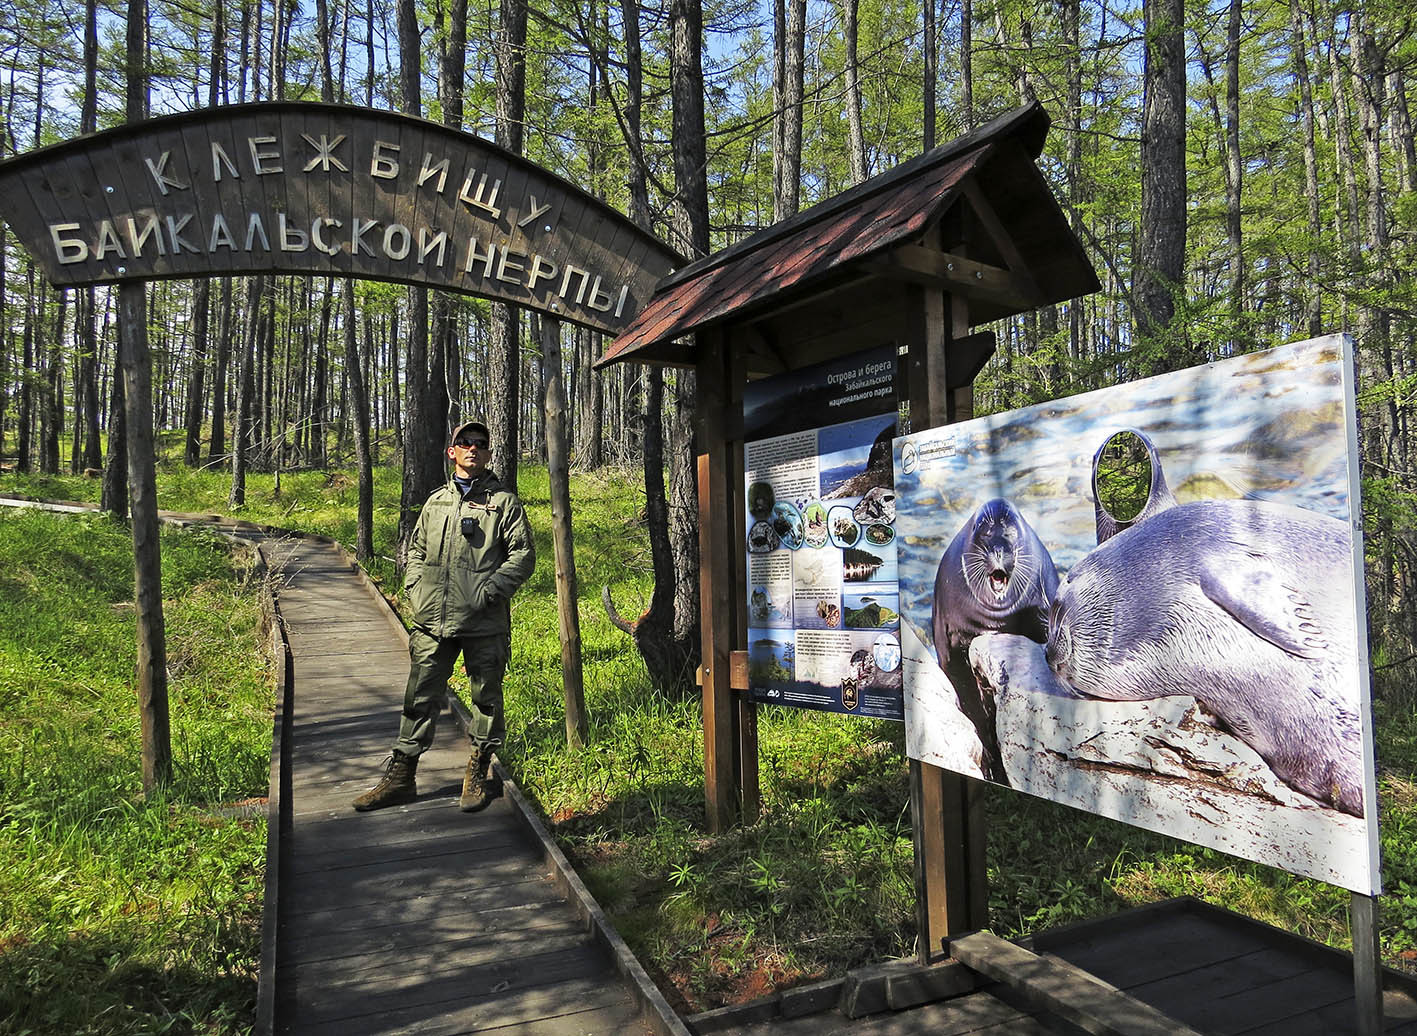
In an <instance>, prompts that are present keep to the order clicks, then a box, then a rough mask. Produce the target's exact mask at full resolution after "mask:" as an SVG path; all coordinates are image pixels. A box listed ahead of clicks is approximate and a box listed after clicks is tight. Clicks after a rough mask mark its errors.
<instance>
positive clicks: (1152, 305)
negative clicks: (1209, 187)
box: [1132, 0, 1186, 374]
mask: <svg viewBox="0 0 1417 1036" xmlns="http://www.w3.org/2000/svg"><path fill="white" fill-rule="evenodd" d="M1144 16H1145V22H1146V64H1145V68H1144V73H1143V74H1144V95H1145V96H1144V101H1143V114H1142V141H1141V170H1142V184H1141V228H1140V242H1139V249H1138V250H1139V255H1138V261H1137V269H1136V273H1135V274H1134V277H1133V292H1132V293H1133V305H1134V306H1135V311H1136V324H1137V335H1138V337H1139V339H1141V343H1140V344H1142V345H1143V347H1144V350H1145V355H1144V356H1143V358H1142V362H1141V364H1140V373H1144V374H1156V373H1160V372H1161V371H1163V370H1168V369H1171V368H1172V367H1173V366H1175V365H1176V364H1177V361H1179V360H1180V359H1181V357H1180V356H1179V355H1178V354H1179V350H1177V349H1176V348H1175V347H1174V346H1173V344H1172V343H1171V342H1170V341H1168V340H1167V338H1168V335H1169V332H1170V330H1171V322H1172V319H1173V317H1174V316H1175V312H1176V306H1175V293H1176V292H1177V291H1178V290H1179V289H1180V288H1181V283H1182V273H1183V270H1184V267H1185V258H1186V49H1185V35H1184V28H1183V27H1184V19H1185V10H1184V5H1183V4H1182V3H1181V0H1146V3H1145V5H1144Z"/></svg>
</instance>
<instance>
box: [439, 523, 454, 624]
mask: <svg viewBox="0 0 1417 1036" xmlns="http://www.w3.org/2000/svg"><path fill="white" fill-rule="evenodd" d="M455 517H457V512H456V511H454V512H453V515H452V517H448V516H446V515H445V516H444V518H443V534H442V537H441V539H440V540H439V541H438V560H439V561H440V562H441V563H442V573H443V578H441V579H439V580H438V636H440V637H441V636H443V635H444V633H445V632H446V631H447V628H448V578H447V576H448V563H449V560H450V559H449V557H448V529H449V527H450V526H451V525H452V524H453V518H455Z"/></svg>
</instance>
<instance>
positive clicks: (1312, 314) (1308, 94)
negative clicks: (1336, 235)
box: [1289, 0, 1323, 337]
mask: <svg viewBox="0 0 1417 1036" xmlns="http://www.w3.org/2000/svg"><path fill="white" fill-rule="evenodd" d="M1289 25H1290V30H1291V42H1290V50H1291V53H1292V55H1293V60H1294V78H1295V79H1296V80H1297V81H1298V86H1299V121H1300V125H1301V126H1302V127H1303V133H1304V141H1303V144H1304V200H1305V202H1307V207H1308V222H1309V247H1308V249H1307V251H1308V271H1307V272H1308V284H1307V285H1305V291H1304V294H1305V299H1304V320H1305V323H1306V324H1307V325H1308V329H1309V334H1310V336H1314V337H1316V336H1318V335H1320V334H1323V288H1322V276H1323V267H1322V265H1321V264H1322V259H1321V258H1320V254H1319V253H1320V245H1321V243H1322V241H1323V219H1322V216H1321V215H1320V208H1319V206H1320V200H1319V155H1318V145H1317V142H1316V139H1315V135H1314V91H1313V85H1312V84H1311V82H1310V80H1309V59H1308V52H1307V49H1306V48H1307V46H1308V44H1307V42H1306V41H1305V39H1304V14H1303V8H1302V7H1301V6H1300V0H1290V2H1289Z"/></svg>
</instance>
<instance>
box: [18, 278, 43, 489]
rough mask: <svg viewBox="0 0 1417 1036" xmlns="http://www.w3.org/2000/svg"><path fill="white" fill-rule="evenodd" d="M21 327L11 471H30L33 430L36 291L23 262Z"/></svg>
mask: <svg viewBox="0 0 1417 1036" xmlns="http://www.w3.org/2000/svg"><path fill="white" fill-rule="evenodd" d="M25 281H26V291H25V326H24V330H23V331H22V332H21V342H22V345H21V350H22V352H21V358H20V412H19V422H20V427H19V429H18V435H17V436H16V439H17V442H16V445H15V450H16V456H15V470H16V471H25V472H27V471H29V470H30V452H31V442H30V440H31V436H32V432H33V429H34V384H35V380H36V378H35V373H36V372H35V359H34V354H35V349H34V329H35V324H36V323H37V322H38V320H39V317H38V316H36V315H35V306H36V302H35V291H36V290H37V288H36V285H35V281H34V263H33V261H30V260H26V261H25Z"/></svg>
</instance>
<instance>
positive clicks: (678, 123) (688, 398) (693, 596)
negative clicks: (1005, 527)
mask: <svg viewBox="0 0 1417 1036" xmlns="http://www.w3.org/2000/svg"><path fill="white" fill-rule="evenodd" d="M669 17H670V25H671V36H672V40H673V45H672V50H671V54H670V63H669V84H670V92H671V94H672V95H673V101H674V118H673V121H674V142H675V148H674V183H675V188H676V190H677V192H678V195H679V207H678V210H677V211H678V216H679V219H680V221H681V225H680V234H681V236H682V238H683V240H684V241H685V243H686V245H687V250H688V251H689V254H690V255H691V256H695V257H697V256H701V255H707V254H708V250H709V218H708V217H709V208H708V181H707V179H706V175H705V169H706V167H707V165H708V158H707V147H706V143H705V139H704V75H703V58H702V54H703V9H702V7H701V4H700V0H671V3H670V7H669ZM695 409H696V395H695V391H694V376H693V374H692V373H690V372H687V371H678V372H676V376H675V396H674V407H673V408H672V412H673V414H674V420H673V424H672V427H671V432H670V440H669V446H670V456H669V475H670V483H669V490H670V495H669V509H670V514H669V523H670V524H669V537H670V544H671V546H672V548H673V551H674V572H675V585H676V590H675V597H674V636H675V639H676V640H678V641H680V642H681V643H683V644H684V645H685V650H686V651H687V650H690V647H689V645H692V646H693V647H692V650H693V652H694V654H693V657H694V658H696V659H697V657H698V647H699V530H698V519H699V487H698V462H697V456H698V453H697V450H696V449H695V447H694V434H693V414H694V411H695Z"/></svg>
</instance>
